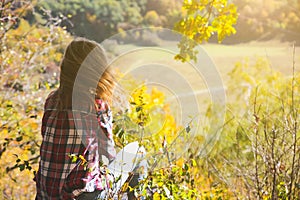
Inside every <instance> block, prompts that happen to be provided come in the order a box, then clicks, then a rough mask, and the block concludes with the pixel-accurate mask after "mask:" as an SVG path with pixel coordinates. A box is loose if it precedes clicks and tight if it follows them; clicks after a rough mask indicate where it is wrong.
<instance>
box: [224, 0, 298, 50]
mask: <svg viewBox="0 0 300 200" xmlns="http://www.w3.org/2000/svg"><path fill="white" fill-rule="evenodd" d="M233 3H234V4H235V5H236V6H237V7H238V10H239V20H238V22H237V26H236V29H237V35H236V37H233V38H230V39H229V41H232V42H241V41H250V40H253V39H256V40H257V39H259V40H270V39H279V40H282V41H290V42H292V41H297V45H299V42H300V41H299V37H298V35H299V34H298V33H299V30H300V25H299V24H300V23H299V22H300V14H299V9H300V1H299V0H288V1H276V0H266V1H259V0H254V1H248V0H234V1H233Z"/></svg>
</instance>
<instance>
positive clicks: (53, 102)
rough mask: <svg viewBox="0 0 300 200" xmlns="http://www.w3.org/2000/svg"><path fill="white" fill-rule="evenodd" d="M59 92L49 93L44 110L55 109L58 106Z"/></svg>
mask: <svg viewBox="0 0 300 200" xmlns="http://www.w3.org/2000/svg"><path fill="white" fill-rule="evenodd" d="M58 100H59V99H58V91H57V90H55V91H52V92H50V93H49V95H48V97H47V98H46V101H45V105H44V109H45V110H49V109H54V108H55V107H56V106H57V104H58Z"/></svg>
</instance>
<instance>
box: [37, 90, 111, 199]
mask: <svg viewBox="0 0 300 200" xmlns="http://www.w3.org/2000/svg"><path fill="white" fill-rule="evenodd" d="M57 93H58V92H57V91H56V92H53V93H51V94H50V95H49V96H48V98H47V100H46V103H45V110H44V116H43V120H42V137H43V141H42V144H41V148H40V163H39V170H38V172H37V174H36V176H35V181H36V189H37V195H36V199H38V200H39V199H42V200H45V199H52V200H56V199H64V200H65V199H74V198H75V197H76V196H78V195H79V194H81V193H82V192H93V191H95V190H103V189H105V188H103V187H105V185H103V183H104V182H105V181H103V175H101V171H100V167H99V161H102V160H101V158H102V157H103V156H105V157H106V158H107V159H108V160H109V161H112V160H113V159H114V158H115V156H116V151H115V148H114V141H113V138H112V115H111V111H110V109H109V106H108V105H107V104H106V103H105V102H103V101H101V100H96V104H97V107H98V108H96V110H97V116H96V114H95V113H91V112H85V111H74V110H73V111H72V110H71V109H70V110H67V109H66V110H60V111H59V110H58V109H56V106H57V103H58V97H57ZM75 124H76V125H75ZM99 125H100V126H99Z"/></svg>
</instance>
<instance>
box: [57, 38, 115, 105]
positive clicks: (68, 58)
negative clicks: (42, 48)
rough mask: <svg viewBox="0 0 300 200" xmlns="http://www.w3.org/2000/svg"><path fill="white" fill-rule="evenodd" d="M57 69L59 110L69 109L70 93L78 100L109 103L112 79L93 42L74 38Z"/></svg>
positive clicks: (105, 62)
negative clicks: (101, 100) (84, 99)
mask: <svg viewBox="0 0 300 200" xmlns="http://www.w3.org/2000/svg"><path fill="white" fill-rule="evenodd" d="M60 68H61V72H60V86H59V89H58V94H59V108H61V109H66V108H71V107H72V98H73V99H74V93H76V94H75V95H77V96H76V97H78V98H79V99H80V98H81V97H86V96H89V97H93V98H90V99H93V100H94V99H95V98H101V99H103V100H104V101H107V102H109V103H111V101H112V93H113V88H114V85H115V80H114V76H113V75H112V72H111V69H110V68H109V67H108V66H107V59H106V55H105V51H104V50H103V48H102V47H101V46H100V45H99V44H98V43H97V42H95V41H92V40H88V39H85V38H76V39H74V40H73V41H72V42H71V43H70V44H69V45H68V47H67V49H66V51H65V54H64V57H63V59H62V62H61V66H60ZM72 95H73V96H72ZM78 98H76V99H78ZM90 103H91V102H90Z"/></svg>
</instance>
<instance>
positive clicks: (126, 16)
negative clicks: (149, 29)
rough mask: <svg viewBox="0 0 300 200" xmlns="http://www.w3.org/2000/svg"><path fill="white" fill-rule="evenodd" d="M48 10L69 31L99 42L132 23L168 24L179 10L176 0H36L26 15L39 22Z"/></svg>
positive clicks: (176, 15) (178, 3)
mask: <svg viewBox="0 0 300 200" xmlns="http://www.w3.org/2000/svg"><path fill="white" fill-rule="evenodd" d="M47 10H50V11H51V12H50V13H47ZM48 14H51V15H52V16H55V17H56V16H58V17H60V19H61V20H62V21H63V23H62V26H65V27H66V28H67V30H68V31H69V32H72V33H74V34H75V35H78V36H84V37H87V38H90V39H94V40H96V41H98V42H101V41H103V40H104V39H107V38H109V37H110V36H112V35H114V34H116V33H118V32H119V31H122V30H128V29H131V28H136V27H139V28H140V27H143V26H164V27H169V28H172V27H173V24H174V22H175V21H177V20H178V17H179V14H180V1H173V0H163V1H155V0H142V1H136V0H93V1H90V0H89V1H83V0H76V1H61V0H59V1H56V0H48V1H40V2H38V4H37V5H36V9H35V12H33V14H31V15H28V17H29V18H30V20H31V21H39V22H40V23H43V18H44V16H47V15H48Z"/></svg>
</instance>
